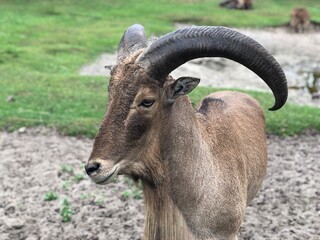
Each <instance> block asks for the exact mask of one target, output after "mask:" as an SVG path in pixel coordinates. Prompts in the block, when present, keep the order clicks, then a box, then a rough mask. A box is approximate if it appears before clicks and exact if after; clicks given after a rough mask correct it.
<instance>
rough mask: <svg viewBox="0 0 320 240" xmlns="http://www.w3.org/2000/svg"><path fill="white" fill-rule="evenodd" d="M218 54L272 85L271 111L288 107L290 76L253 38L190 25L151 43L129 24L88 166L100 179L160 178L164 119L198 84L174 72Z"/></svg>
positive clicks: (97, 179) (112, 76) (140, 27)
mask: <svg viewBox="0 0 320 240" xmlns="http://www.w3.org/2000/svg"><path fill="white" fill-rule="evenodd" d="M217 56H219V57H226V58H229V59H232V60H234V61H237V62H239V63H241V64H243V65H245V66H246V67H248V68H249V69H251V70H252V71H254V72H255V73H257V75H259V76H260V77H261V78H262V79H263V80H264V81H265V82H266V83H267V84H268V86H269V87H270V88H271V90H272V92H273V94H274V96H275V100H276V101H275V104H274V106H273V107H272V108H271V109H270V110H277V109H279V108H281V107H282V106H283V104H284V103H285V101H286V99H287V86H286V78H285V75H284V73H283V71H282V69H281V67H280V66H279V64H278V63H277V62H276V60H275V59H274V58H273V57H272V56H271V55H270V54H269V53H268V52H267V51H266V50H265V49H264V48H263V47H262V46H261V45H260V44H258V43H257V42H256V41H254V40H252V39H250V38H249V37H246V36H244V35H242V34H240V33H238V32H235V31H233V30H230V29H227V28H223V27H189V28H184V29H181V30H177V31H175V32H172V33H169V34H167V35H165V36H163V37H161V38H159V39H158V40H157V41H155V42H154V43H153V44H151V46H150V47H149V48H148V46H147V39H146V37H145V34H144V29H143V27H142V26H141V25H133V26H131V27H130V28H128V29H127V31H126V32H125V33H124V35H123V37H122V39H121V41H120V44H119V47H118V59H117V64H116V66H115V67H114V68H113V70H112V73H111V79H110V83H109V88H108V91H109V99H110V101H109V103H108V107H107V112H106V115H105V117H104V120H103V122H102V124H101V127H100V130H99V132H98V134H97V136H96V139H95V142H94V147H93V151H92V153H91V156H90V159H89V162H88V164H87V165H86V171H87V173H88V174H89V175H90V176H91V177H92V179H93V180H94V181H95V182H96V183H99V184H105V183H108V182H110V180H112V179H113V178H114V177H115V176H116V175H117V174H128V175H131V176H133V177H136V178H142V179H146V180H149V181H151V182H153V183H156V182H157V180H159V179H161V173H162V172H163V169H162V164H161V163H160V160H159V159H158V158H159V152H160V151H159V147H160V146H159V142H158V140H157V139H158V136H159V134H160V133H161V132H162V131H163V130H164V129H165V128H166V127H169V126H162V125H161V123H162V120H163V119H165V118H170V116H169V115H170V114H171V112H172V111H170V109H172V107H173V106H174V105H175V103H176V99H177V98H179V97H180V96H183V95H185V94H187V93H189V92H190V91H192V90H193V88H195V87H196V86H197V84H198V83H199V79H196V78H191V77H182V78H179V79H177V80H174V79H173V78H171V77H170V76H169V74H170V72H171V71H173V70H174V69H176V68H177V67H179V66H180V65H182V64H183V63H185V62H187V61H189V60H191V59H195V58H199V57H217ZM181 110H182V111H183V109H181ZM155 172H157V176H154V175H155Z"/></svg>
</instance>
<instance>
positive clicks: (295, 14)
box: [290, 8, 310, 33]
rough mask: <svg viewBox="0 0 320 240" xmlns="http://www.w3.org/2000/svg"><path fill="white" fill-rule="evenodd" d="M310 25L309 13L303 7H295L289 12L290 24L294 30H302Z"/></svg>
mask: <svg viewBox="0 0 320 240" xmlns="http://www.w3.org/2000/svg"><path fill="white" fill-rule="evenodd" d="M309 25H310V15H309V12H308V11H307V9H305V8H295V9H293V10H292V12H291V19H290V26H291V28H292V29H293V30H294V31H295V32H297V33H298V32H304V31H306V30H307V29H308V27H309Z"/></svg>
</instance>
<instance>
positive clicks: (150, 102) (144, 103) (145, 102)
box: [139, 99, 154, 108]
mask: <svg viewBox="0 0 320 240" xmlns="http://www.w3.org/2000/svg"><path fill="white" fill-rule="evenodd" d="M153 104H154V100H153V99H144V100H143V101H142V102H141V103H140V104H139V107H147V108H148V107H151V106H152V105H153Z"/></svg>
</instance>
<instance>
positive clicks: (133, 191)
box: [122, 177, 143, 199]
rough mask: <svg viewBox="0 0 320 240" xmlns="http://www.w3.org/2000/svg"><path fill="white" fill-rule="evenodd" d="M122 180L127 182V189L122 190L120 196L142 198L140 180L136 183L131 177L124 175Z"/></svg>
mask: <svg viewBox="0 0 320 240" xmlns="http://www.w3.org/2000/svg"><path fill="white" fill-rule="evenodd" d="M124 181H125V182H126V183H127V184H128V186H129V189H128V190H126V191H124V192H123V193H122V197H123V198H124V199H128V198H130V197H133V198H134V199H142V198H143V196H142V182H141V180H138V182H137V183H135V182H134V181H133V180H132V179H131V178H129V177H126V178H125V179H124Z"/></svg>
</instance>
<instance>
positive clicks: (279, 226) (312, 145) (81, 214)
mask: <svg viewBox="0 0 320 240" xmlns="http://www.w3.org/2000/svg"><path fill="white" fill-rule="evenodd" d="M241 31H242V32H244V33H246V34H247V35H250V36H251V37H253V38H254V39H256V40H258V41H259V42H261V43H262V44H263V45H264V46H265V47H266V48H267V49H269V51H271V52H272V53H273V54H274V56H275V57H276V58H277V60H278V61H279V62H280V63H281V65H282V66H283V68H284V69H285V71H286V74H287V76H288V81H289V86H298V85H299V86H301V87H300V88H296V90H290V95H291V96H290V99H291V100H292V101H296V102H298V103H300V104H312V105H316V106H318V105H319V102H317V101H318V100H313V101H312V100H311V96H310V94H309V93H308V92H307V90H306V88H305V84H306V80H305V78H306V77H307V75H308V74H307V73H301V72H300V71H304V70H303V69H305V71H309V72H312V71H314V70H315V69H317V68H319V67H320V57H319V52H320V36H319V33H317V32H310V33H307V34H306V35H301V34H299V35H296V34H292V33H290V32H288V31H287V30H286V29H284V28H280V29H266V30H252V29H251V30H250V29H243V30H241ZM108 59H109V60H110V59H111V60H110V62H108ZM112 59H113V60H112ZM114 63H115V62H114V55H102V56H101V57H100V58H99V59H98V60H97V61H95V62H94V63H93V64H89V65H88V66H85V67H84V68H82V69H81V70H80V72H81V74H89V75H96V74H99V72H100V74H103V75H106V73H107V72H106V71H105V70H104V68H103V66H104V65H108V64H114ZM200 63H201V64H200ZM301 69H302V70H301ZM179 71H181V72H180V73H179ZM175 74H177V75H180V76H181V75H191V76H195V77H196V76H198V77H199V76H200V77H201V78H202V84H204V85H213V86H218V87H239V88H247V89H248V88H249V89H259V90H261V91H265V90H266V88H265V86H264V84H263V83H262V84H261V82H262V81H261V80H259V79H258V78H257V77H256V76H255V75H254V74H253V73H251V72H250V71H247V70H246V69H244V68H243V67H242V66H240V65H239V64H235V63H233V62H231V61H228V60H224V59H214V60H212V59H205V60H203V59H202V60H196V61H193V62H191V63H188V65H187V64H186V65H184V66H182V68H181V69H178V72H177V73H175ZM290 74H291V75H290ZM209 79H214V80H213V81H211V80H209ZM226 79H227V80H226ZM300 81H301V82H300ZM91 147H92V140H89V139H84V138H73V137H65V136H60V135H59V134H57V133H56V132H55V131H53V130H49V129H45V128H35V129H27V130H24V129H22V130H21V131H20V133H19V132H18V131H17V132H14V133H7V132H0V239H1V240H9V239H10V240H11V239H19V240H20V239H21V240H22V239H27V240H36V239H37V240H38V239H43V240H47V239H48V240H51V239H68V240H69V239H71V240H72V239H77V240H78V239H79V240H80V239H81V240H86V239H88V240H89V239H90V240H93V239H101V240H102V239H108V240H116V239H119V240H126V239H134V240H136V239H141V233H142V231H143V222H144V220H143V199H139V198H140V196H141V195H140V194H141V193H140V192H139V191H137V190H135V188H134V187H133V186H132V184H131V183H130V181H128V179H126V178H119V180H118V181H117V182H115V183H111V184H110V185H107V186H97V185H96V184H93V183H92V182H91V181H90V180H89V179H88V177H87V176H86V175H85V173H84V170H83V163H85V162H86V160H87V158H88V156H89V154H90V151H91ZM268 147H269V166H268V174H267V177H266V180H265V182H264V185H263V188H262V190H261V191H260V192H259V193H258V195H257V197H256V198H255V199H254V201H253V202H252V203H251V204H250V206H249V207H248V208H247V214H246V216H245V219H244V222H243V224H242V227H241V231H240V236H239V239H242V240H262V239H264V240H265V239H267V240H268V239H270V240H271V239H281V240H282V239H288V240H289V239H290V240H291V239H294V240H298V239H299V240H300V239H303V240H304V239H312V240H319V239H320V187H319V186H320V174H319V172H320V160H319V159H320V134H319V133H315V132H313V131H307V132H306V133H304V134H302V135H300V136H294V137H288V138H282V137H276V136H269V137H268ZM48 192H55V193H56V194H57V196H58V199H56V200H53V201H45V200H44V198H45V196H46V193H48ZM64 199H67V200H68V202H69V206H66V205H63V200H64ZM68 209H70V210H71V211H72V213H70V212H69V215H68V212H67V210H68ZM63 210H64V211H63ZM61 212H64V213H67V217H68V216H69V217H70V218H71V220H70V221H69V222H62V219H63V218H62V214H61ZM65 216H66V215H65Z"/></svg>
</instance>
